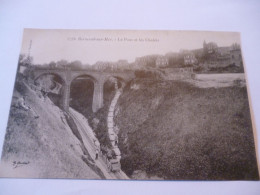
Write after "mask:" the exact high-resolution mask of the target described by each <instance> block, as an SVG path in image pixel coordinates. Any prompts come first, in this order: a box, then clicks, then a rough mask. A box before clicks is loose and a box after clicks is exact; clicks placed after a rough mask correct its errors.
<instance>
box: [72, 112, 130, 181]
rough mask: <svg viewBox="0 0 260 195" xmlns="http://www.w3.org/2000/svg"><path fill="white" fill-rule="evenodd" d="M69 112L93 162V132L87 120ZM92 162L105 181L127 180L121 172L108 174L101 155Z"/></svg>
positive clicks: (76, 113) (78, 114)
mask: <svg viewBox="0 0 260 195" xmlns="http://www.w3.org/2000/svg"><path fill="white" fill-rule="evenodd" d="M69 112H70V115H71V117H72V118H73V120H74V122H75V123H76V125H77V128H78V130H79V131H80V134H81V136H82V139H83V143H84V145H85V147H86V148H87V150H88V152H89V154H90V156H91V158H92V159H93V160H94V159H95V155H96V154H95V149H96V147H95V144H94V142H93V139H94V138H95V139H96V137H95V135H94V133H93V130H92V129H91V127H90V126H89V124H88V121H87V119H86V118H85V117H84V116H83V115H81V114H80V113H78V112H77V111H75V110H74V109H72V108H70V109H69ZM94 161H95V163H96V165H97V166H98V167H99V168H100V170H101V171H102V172H103V174H104V175H105V177H106V179H129V178H128V177H127V175H126V174H125V173H124V172H123V171H120V172H117V173H112V172H108V169H107V165H106V162H105V159H104V158H103V157H102V156H101V155H100V156H99V159H98V160H94Z"/></svg>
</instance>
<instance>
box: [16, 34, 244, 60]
mask: <svg viewBox="0 0 260 195" xmlns="http://www.w3.org/2000/svg"><path fill="white" fill-rule="evenodd" d="M204 40H205V41H206V42H216V43H217V44H218V46H230V45H231V44H233V43H239V44H240V34H239V33H237V32H213V31H133V30H131V31H127V30H41V29H25V30H24V34H23V42H22V47H21V53H23V54H26V55H28V54H30V56H32V57H33V62H34V64H44V63H49V62H51V61H59V60H62V59H63V60H67V61H75V60H79V61H81V62H82V63H83V64H94V63H96V62H97V61H112V62H115V61H118V60H121V59H122V60H127V61H128V62H130V63H131V62H134V60H135V58H136V57H140V56H144V55H150V54H160V55H165V54H166V53H168V52H179V51H180V50H181V49H187V50H189V49H198V48H202V46H203V41H204ZM30 43H31V44H30ZM30 45H31V46H30Z"/></svg>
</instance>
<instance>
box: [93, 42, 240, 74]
mask: <svg viewBox="0 0 260 195" xmlns="http://www.w3.org/2000/svg"><path fill="white" fill-rule="evenodd" d="M187 67H191V68H193V70H194V71H195V72H197V73H207V72H209V73H210V72H213V73H222V72H223V73H228V72H230V73H242V72H244V70H243V61H242V55H241V48H240V45H239V44H237V43H234V44H232V45H230V46H226V47H219V46H218V45H217V44H216V43H215V42H208V43H207V42H206V41H204V42H203V47H202V48H199V49H194V50H180V51H179V52H169V53H166V54H165V55H157V54H154V55H146V56H142V57H137V58H136V59H135V61H134V62H133V63H128V61H126V60H119V61H117V62H103V61H98V62H96V63H95V64H94V65H93V68H94V69H98V70H104V69H109V68H112V69H121V68H124V69H143V68H152V69H153V68H156V69H166V70H167V69H172V68H187Z"/></svg>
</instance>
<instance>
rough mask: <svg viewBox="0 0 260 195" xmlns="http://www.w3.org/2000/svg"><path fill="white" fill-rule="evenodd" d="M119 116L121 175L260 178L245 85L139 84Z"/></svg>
mask: <svg viewBox="0 0 260 195" xmlns="http://www.w3.org/2000/svg"><path fill="white" fill-rule="evenodd" d="M116 113H117V116H116V118H115V122H116V125H117V126H118V127H119V129H120V131H119V148H120V150H121V152H122V159H121V164H122V170H123V171H124V172H125V173H127V174H128V176H130V177H132V178H133V179H149V178H150V179H160V178H161V179H178V180H186V179H189V180H190V179H199V180H203V179H208V180H213V179H214V180H232V179H249V180H255V179H258V172H257V171H258V170H257V164H256V156H255V148H254V140H253V132H252V126H251V119H250V111H249V105H248V99H247V91H246V87H245V86H244V85H239V84H236V85H233V86H229V87H220V88H213V87H210V88H209V87H206V88H199V87H195V86H194V85H191V84H188V83H184V82H177V81H159V80H158V81H156V80H148V79H146V80H145V79H136V80H134V81H132V82H131V83H130V84H128V85H127V86H126V87H125V89H124V92H123V94H122V96H121V97H120V98H119V102H118V106H117V110H116ZM142 172H143V173H144V174H141V176H140V177H138V174H140V173H142ZM136 173H138V174H137V177H136ZM144 175H146V176H145V177H144Z"/></svg>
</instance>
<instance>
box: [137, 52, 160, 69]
mask: <svg viewBox="0 0 260 195" xmlns="http://www.w3.org/2000/svg"><path fill="white" fill-rule="evenodd" d="M158 57H159V55H147V56H142V57H137V58H136V59H135V64H136V65H138V66H150V67H155V66H156V59H157V58H158Z"/></svg>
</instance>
